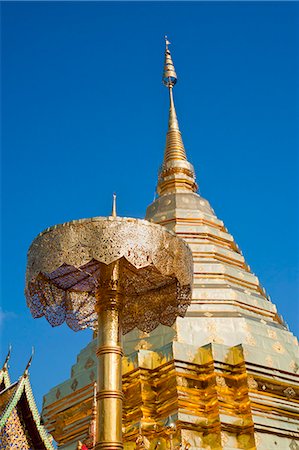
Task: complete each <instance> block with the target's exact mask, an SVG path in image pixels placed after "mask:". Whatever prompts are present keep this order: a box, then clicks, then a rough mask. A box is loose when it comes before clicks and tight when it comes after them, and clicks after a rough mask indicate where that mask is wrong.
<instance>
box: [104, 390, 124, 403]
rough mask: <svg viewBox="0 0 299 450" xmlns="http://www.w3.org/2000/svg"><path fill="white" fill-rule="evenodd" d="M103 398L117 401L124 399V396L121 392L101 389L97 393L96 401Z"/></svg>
mask: <svg viewBox="0 0 299 450" xmlns="http://www.w3.org/2000/svg"><path fill="white" fill-rule="evenodd" d="M103 398H118V399H119V400H123V399H124V394H123V393H122V391H112V390H110V389H101V390H100V392H98V393H97V399H98V400H101V399H103Z"/></svg>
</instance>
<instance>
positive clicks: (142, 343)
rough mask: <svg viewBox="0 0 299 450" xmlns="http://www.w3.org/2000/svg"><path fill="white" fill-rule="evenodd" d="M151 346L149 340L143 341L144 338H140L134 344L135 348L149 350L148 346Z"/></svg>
mask: <svg viewBox="0 0 299 450" xmlns="http://www.w3.org/2000/svg"><path fill="white" fill-rule="evenodd" d="M152 346H153V344H151V343H150V342H148V341H145V340H144V339H142V340H141V341H139V342H138V344H137V345H136V346H135V350H149V349H150V348H152Z"/></svg>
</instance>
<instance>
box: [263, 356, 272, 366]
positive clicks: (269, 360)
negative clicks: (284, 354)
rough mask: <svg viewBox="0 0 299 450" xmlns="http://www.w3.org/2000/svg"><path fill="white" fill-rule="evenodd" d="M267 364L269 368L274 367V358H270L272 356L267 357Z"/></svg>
mask: <svg viewBox="0 0 299 450" xmlns="http://www.w3.org/2000/svg"><path fill="white" fill-rule="evenodd" d="M265 361H266V363H267V364H268V366H270V367H273V366H274V362H273V359H272V357H271V356H270V355H268V356H267V357H266V360H265Z"/></svg>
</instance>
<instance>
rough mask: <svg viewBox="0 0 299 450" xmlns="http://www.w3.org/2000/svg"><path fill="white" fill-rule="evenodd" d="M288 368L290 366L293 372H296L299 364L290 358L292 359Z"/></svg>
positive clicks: (298, 369)
mask: <svg viewBox="0 0 299 450" xmlns="http://www.w3.org/2000/svg"><path fill="white" fill-rule="evenodd" d="M289 368H290V369H291V370H292V371H293V372H295V373H297V372H298V371H299V365H298V364H297V363H296V361H294V360H292V361H291V362H290V364H289Z"/></svg>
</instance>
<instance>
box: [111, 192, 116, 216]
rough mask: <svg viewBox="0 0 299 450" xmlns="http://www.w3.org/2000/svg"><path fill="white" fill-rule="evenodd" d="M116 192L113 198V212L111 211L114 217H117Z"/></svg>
mask: <svg viewBox="0 0 299 450" xmlns="http://www.w3.org/2000/svg"><path fill="white" fill-rule="evenodd" d="M116 215H117V214H116V193H115V192H114V193H113V199H112V212H111V216H112V217H116Z"/></svg>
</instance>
